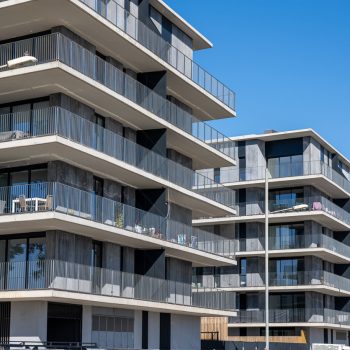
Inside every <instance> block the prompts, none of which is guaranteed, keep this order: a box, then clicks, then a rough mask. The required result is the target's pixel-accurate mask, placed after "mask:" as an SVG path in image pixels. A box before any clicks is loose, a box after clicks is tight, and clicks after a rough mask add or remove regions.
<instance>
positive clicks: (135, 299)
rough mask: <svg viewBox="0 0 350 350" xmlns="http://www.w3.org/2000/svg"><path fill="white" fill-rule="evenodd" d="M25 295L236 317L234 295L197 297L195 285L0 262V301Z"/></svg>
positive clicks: (51, 263)
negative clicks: (234, 315)
mask: <svg viewBox="0 0 350 350" xmlns="http://www.w3.org/2000/svg"><path fill="white" fill-rule="evenodd" d="M20 291H26V292H28V291H30V292H31V293H32V294H30V293H26V295H27V296H28V298H31V299H35V292H38V293H37V294H38V295H40V296H41V297H40V298H41V300H42V299H48V300H50V298H53V297H55V299H56V300H60V299H61V300H62V301H63V300H64V299H67V298H72V299H73V298H74V299H75V300H80V301H84V300H89V301H91V296H93V297H94V301H95V303H96V304H107V303H113V304H115V305H119V306H123V307H124V306H125V305H130V306H135V305H139V306H140V305H142V306H143V307H147V308H150V309H153V310H157V309H158V310H159V309H169V310H171V309H174V310H177V311H182V312H191V313H196V314H203V315H205V314H211V315H220V314H224V315H229V314H232V312H230V311H229V310H232V300H233V301H234V293H230V292H219V293H217V292H215V293H213V291H210V290H209V289H208V290H207V291H206V292H205V293H201V294H198V293H195V290H194V289H193V288H192V286H191V284H187V283H183V282H179V281H173V280H165V279H160V278H153V277H149V276H145V275H137V274H133V273H127V272H122V271H116V270H111V269H106V268H98V267H92V266H88V265H81V264H77V263H71V262H66V261H59V260H37V261H23V262H21V261H20V262H18V261H17V262H1V263H0V294H1V299H2V300H5V299H8V300H13V301H16V299H17V298H18V299H21V297H20V296H19V294H17V293H15V292H20ZM11 292H12V293H11ZM45 292H53V294H50V293H45ZM55 292H56V293H55ZM62 292H68V294H67V293H62ZM232 297H233V298H232ZM24 298H25V297H24ZM22 299H23V297H22ZM108 299H109V300H108Z"/></svg>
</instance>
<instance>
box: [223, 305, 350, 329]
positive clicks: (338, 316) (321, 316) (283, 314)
mask: <svg viewBox="0 0 350 350" xmlns="http://www.w3.org/2000/svg"><path fill="white" fill-rule="evenodd" d="M269 321H270V323H295V322H308V323H330V324H335V325H338V326H343V325H344V326H348V325H350V313H349V312H346V311H341V310H332V309H327V308H325V309H320V308H295V309H278V310H277V309H275V310H269ZM264 322H265V310H241V311H239V312H238V314H237V316H234V317H230V318H229V323H231V324H234V323H264Z"/></svg>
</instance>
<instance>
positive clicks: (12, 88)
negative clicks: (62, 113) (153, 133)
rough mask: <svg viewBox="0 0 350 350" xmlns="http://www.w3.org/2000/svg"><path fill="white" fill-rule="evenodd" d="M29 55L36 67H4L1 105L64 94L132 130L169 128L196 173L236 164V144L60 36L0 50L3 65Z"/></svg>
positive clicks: (170, 140) (172, 140) (174, 146)
mask: <svg viewBox="0 0 350 350" xmlns="http://www.w3.org/2000/svg"><path fill="white" fill-rule="evenodd" d="M25 54H30V55H32V56H34V57H35V58H36V59H37V60H38V64H37V65H36V66H31V67H25V68H23V67H22V68H18V69H13V70H7V69H6V68H3V70H2V71H1V72H0V78H1V79H2V81H3V84H2V86H3V87H4V88H3V89H1V87H0V102H4V103H5V102H6V103H7V102H9V101H11V100H12V101H18V100H20V99H22V100H24V99H28V98H33V97H41V96H45V95H47V94H48V93H49V94H50V93H54V92H64V93H67V94H68V95H70V96H73V97H74V98H75V99H77V100H80V101H81V102H83V103H88V104H92V106H93V107H94V108H95V109H96V110H97V112H99V113H101V114H102V115H104V114H107V115H109V116H111V117H112V116H113V118H115V119H117V120H119V121H120V122H121V123H122V124H124V125H127V126H130V127H132V128H133V129H136V130H140V129H141V130H142V129H159V128H167V129H168V135H167V138H168V140H167V141H168V145H169V147H170V148H172V149H175V150H177V151H179V152H180V153H182V154H184V155H186V156H188V157H190V158H192V159H193V168H194V169H197V168H198V167H203V166H204V167H205V164H206V165H207V166H208V165H209V164H212V166H217V165H219V164H221V166H222V165H223V163H225V164H226V165H232V164H234V163H235V161H234V154H233V147H230V144H231V143H232V142H231V141H228V140H227V139H226V138H225V136H224V135H222V134H221V133H220V132H218V131H217V130H215V129H214V128H212V127H210V126H209V125H208V124H206V123H205V122H202V121H200V120H198V119H196V118H195V117H194V116H193V115H191V114H190V113H188V112H186V111H184V110H183V109H182V108H180V107H178V106H177V105H175V104H174V103H172V102H170V101H169V100H167V99H166V98H164V97H162V96H160V95H159V94H157V93H156V92H154V91H153V90H151V89H149V88H148V87H146V86H145V85H143V84H141V83H139V82H138V81H137V80H135V79H133V78H132V77H130V76H129V75H127V74H125V73H124V72H123V71H122V70H119V69H118V68H116V67H115V66H113V65H111V64H110V63H107V62H106V61H104V60H103V59H101V58H99V57H98V56H96V55H95V54H93V53H92V52H90V51H88V50H86V49H85V48H83V47H82V46H80V45H78V44H77V43H76V42H74V41H72V40H70V39H68V38H67V37H65V36H63V35H62V34H49V35H44V36H40V37H35V38H30V39H26V40H21V41H17V42H12V43H9V44H4V45H0V65H2V64H4V65H6V64H7V62H8V61H9V60H10V59H12V58H16V57H21V56H23V55H25ZM19 86H20V89H18V87H19ZM5 87H6V88H5ZM219 140H221V141H222V142H223V143H217V142H216V143H215V141H219ZM212 142H214V146H211V145H210V143H212ZM228 163H229V164H228Z"/></svg>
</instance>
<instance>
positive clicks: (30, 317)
mask: <svg viewBox="0 0 350 350" xmlns="http://www.w3.org/2000/svg"><path fill="white" fill-rule="evenodd" d="M47 311H48V302H47V301H18V302H12V303H11V320H10V341H11V342H18V341H42V342H44V341H46V337H47ZM113 318H115V321H114V322H117V321H118V322H125V321H128V320H132V322H129V323H124V324H123V325H121V328H120V331H118V332H114V331H111V328H110V327H109V325H108V322H106V323H105V324H106V326H98V322H105V319H108V320H113ZM131 326H132V328H131ZM118 329H119V328H118ZM159 332H160V313H157V312H149V314H148V348H149V349H158V348H159V339H160V334H159ZM170 334H171V349H176V350H182V349H183V350H192V349H193V350H199V349H200V348H201V343H200V318H199V317H196V316H186V315H180V314H172V315H171V330H170ZM82 341H83V343H94V342H96V343H97V344H98V345H99V347H101V348H107V349H113V348H124V349H125V348H135V349H141V348H142V311H141V310H125V309H118V308H101V307H95V306H90V305H83V307H82Z"/></svg>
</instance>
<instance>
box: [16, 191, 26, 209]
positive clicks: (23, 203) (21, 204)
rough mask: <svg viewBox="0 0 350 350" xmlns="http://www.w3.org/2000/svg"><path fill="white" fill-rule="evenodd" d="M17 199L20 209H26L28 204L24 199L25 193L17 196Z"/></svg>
mask: <svg viewBox="0 0 350 350" xmlns="http://www.w3.org/2000/svg"><path fill="white" fill-rule="evenodd" d="M18 200H19V208H20V211H22V212H23V211H28V204H27V201H26V196H25V195H23V194H22V195H20V196H19V197H18Z"/></svg>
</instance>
